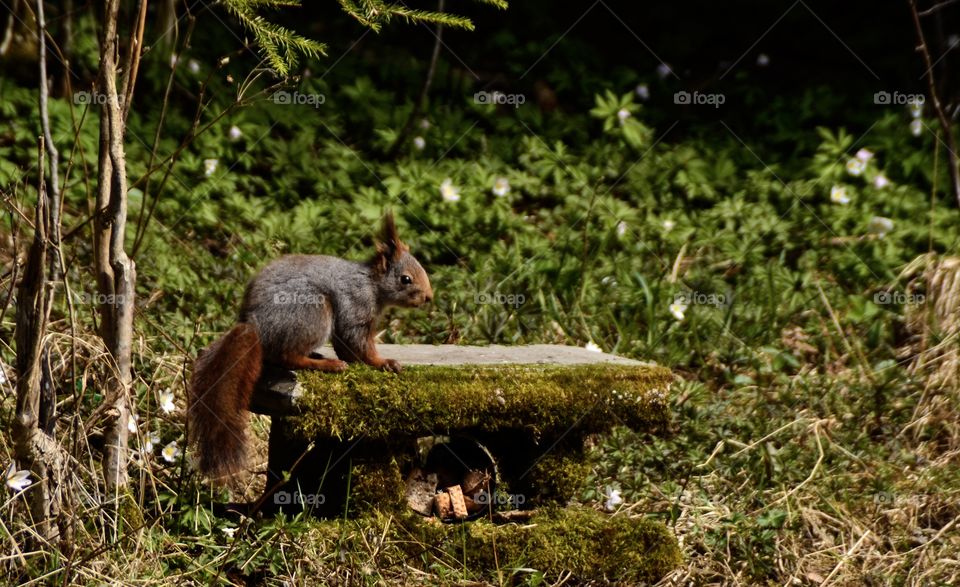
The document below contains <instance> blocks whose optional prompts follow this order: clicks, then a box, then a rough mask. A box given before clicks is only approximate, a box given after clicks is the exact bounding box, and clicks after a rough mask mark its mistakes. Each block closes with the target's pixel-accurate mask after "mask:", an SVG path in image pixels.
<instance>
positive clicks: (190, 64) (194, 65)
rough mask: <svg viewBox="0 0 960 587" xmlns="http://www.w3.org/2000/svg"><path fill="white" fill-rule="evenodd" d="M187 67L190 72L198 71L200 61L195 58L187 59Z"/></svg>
mask: <svg viewBox="0 0 960 587" xmlns="http://www.w3.org/2000/svg"><path fill="white" fill-rule="evenodd" d="M187 69H189V70H190V73H194V74H196V73H200V62H199V61H197V60H196V59H191V60H190V61H187Z"/></svg>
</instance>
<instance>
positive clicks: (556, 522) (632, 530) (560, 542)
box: [398, 507, 681, 585]
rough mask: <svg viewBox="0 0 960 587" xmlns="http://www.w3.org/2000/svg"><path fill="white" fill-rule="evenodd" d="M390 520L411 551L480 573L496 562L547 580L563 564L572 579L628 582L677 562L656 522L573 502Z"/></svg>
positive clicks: (651, 577)
mask: <svg viewBox="0 0 960 587" xmlns="http://www.w3.org/2000/svg"><path fill="white" fill-rule="evenodd" d="M398 525H399V526H402V528H403V533H404V534H407V539H406V540H405V541H398V544H399V545H401V546H402V547H404V548H406V549H407V550H408V552H409V554H410V555H411V556H416V555H418V554H420V555H422V554H424V553H426V552H429V553H432V554H433V556H435V557H437V558H441V559H443V560H445V561H446V562H447V564H449V565H450V566H452V567H454V568H458V567H463V566H464V565H465V566H466V567H467V568H469V569H471V570H472V571H475V572H480V573H481V576H482V577H486V578H488V579H489V578H490V577H491V575H492V573H493V572H494V571H495V570H496V569H497V568H500V569H509V568H532V569H536V570H538V571H541V572H542V573H544V575H545V576H546V579H547V580H548V581H555V580H557V579H558V578H559V577H560V575H561V574H564V573H568V572H570V573H573V577H572V579H573V580H574V581H575V582H586V581H602V582H605V583H606V582H610V581H619V582H622V583H623V584H628V585H636V584H638V583H642V582H651V583H652V582H656V581H657V580H659V579H660V578H661V577H663V576H664V575H666V574H667V573H669V572H670V571H672V570H673V569H675V568H676V567H677V566H678V565H679V564H680V562H681V556H680V549H679V547H678V546H677V542H676V539H675V538H674V536H673V535H672V534H671V533H670V532H669V531H668V530H667V528H666V527H664V525H663V524H661V523H659V522H656V521H652V520H646V519H643V518H628V517H626V516H608V515H606V514H603V513H600V512H597V511H596V510H592V509H588V508H581V507H570V508H544V509H542V510H539V511H538V512H537V513H536V514H535V515H534V516H533V517H532V518H531V519H530V521H529V522H528V523H524V524H503V525H496V524H493V523H491V522H489V521H487V520H478V521H475V522H470V523H466V524H439V523H431V522H428V521H425V520H423V519H418V518H416V516H415V515H408V516H405V517H401V518H400V524H398ZM411 536H413V537H416V538H417V540H410V539H409V538H410V537H411Z"/></svg>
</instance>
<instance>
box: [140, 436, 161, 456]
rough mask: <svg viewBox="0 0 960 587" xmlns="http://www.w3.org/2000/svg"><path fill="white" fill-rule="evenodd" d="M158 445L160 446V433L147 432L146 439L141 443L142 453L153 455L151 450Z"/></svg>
mask: <svg viewBox="0 0 960 587" xmlns="http://www.w3.org/2000/svg"><path fill="white" fill-rule="evenodd" d="M158 444H160V433H159V432H148V433H147V437H146V439H144V442H143V452H144V453H148V454H153V449H154V447H155V446H156V445H158Z"/></svg>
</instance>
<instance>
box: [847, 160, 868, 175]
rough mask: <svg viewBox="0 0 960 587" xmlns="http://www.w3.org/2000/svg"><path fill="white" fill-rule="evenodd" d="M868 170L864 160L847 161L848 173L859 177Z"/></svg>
mask: <svg viewBox="0 0 960 587" xmlns="http://www.w3.org/2000/svg"><path fill="white" fill-rule="evenodd" d="M866 168H867V164H866V163H865V162H864V161H863V160H862V159H857V158H856V157H854V158H853V159H850V160H848V161H847V173H849V174H850V175H852V176H854V177H857V176H859V175H862V174H863V170H864V169H866Z"/></svg>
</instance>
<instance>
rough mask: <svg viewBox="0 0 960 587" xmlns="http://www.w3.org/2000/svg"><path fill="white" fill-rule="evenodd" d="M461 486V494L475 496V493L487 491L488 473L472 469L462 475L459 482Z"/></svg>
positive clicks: (488, 484) (488, 483)
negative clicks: (461, 479)
mask: <svg viewBox="0 0 960 587" xmlns="http://www.w3.org/2000/svg"><path fill="white" fill-rule="evenodd" d="M460 486H461V487H463V494H464V495H466V496H469V497H476V495H477V493H479V492H481V491H484V490H486V491H489V489H490V487H489V486H490V474H489V473H487V472H486V471H480V470H473V471H470V472H469V473H467V474H466V475H464V477H463V482H462V483H461V484H460Z"/></svg>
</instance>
